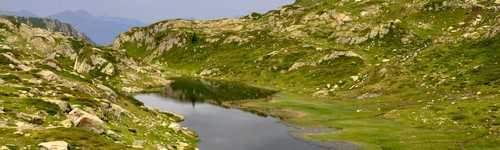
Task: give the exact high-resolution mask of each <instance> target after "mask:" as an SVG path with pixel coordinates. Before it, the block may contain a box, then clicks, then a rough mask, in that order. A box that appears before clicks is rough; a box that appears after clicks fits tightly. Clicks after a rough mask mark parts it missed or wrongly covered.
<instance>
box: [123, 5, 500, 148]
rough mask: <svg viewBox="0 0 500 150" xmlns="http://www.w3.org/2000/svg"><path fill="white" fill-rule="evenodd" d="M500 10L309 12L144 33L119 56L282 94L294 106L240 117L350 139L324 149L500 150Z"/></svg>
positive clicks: (133, 36) (130, 39) (127, 41)
mask: <svg viewBox="0 0 500 150" xmlns="http://www.w3.org/2000/svg"><path fill="white" fill-rule="evenodd" d="M499 5H500V4H499V2H498V1H492V0H489V1H487V0H477V1H459V0H396V1H394V0H363V1H354V0H299V1H297V2H296V3H294V4H292V5H289V6H284V7H282V8H281V9H279V10H275V11H270V12H268V13H266V14H257V13H254V14H251V15H248V16H245V17H242V18H240V19H220V20H209V21H191V20H168V21H162V22H158V23H155V24H153V25H150V26H148V27H144V28H134V29H132V30H130V31H129V32H127V33H123V34H122V35H120V36H119V37H118V38H117V39H116V40H115V42H114V45H113V47H114V48H115V49H123V50H124V51H126V55H127V56H128V58H131V59H134V60H137V61H138V62H142V63H143V64H154V65H155V66H163V68H164V69H163V73H164V75H167V76H169V75H170V76H172V75H174V76H175V75H187V76H201V77H208V78H217V79H227V80H236V81H243V82H246V83H251V84H254V85H259V86H265V87H271V88H275V89H277V90H281V91H283V92H284V93H285V96H282V97H277V98H276V99H274V100H271V101H253V102H252V101H250V102H244V103H233V105H236V106H241V107H243V108H246V109H252V110H254V111H262V112H265V113H268V114H274V115H277V116H280V117H282V118H284V119H286V120H289V121H290V122H293V123H296V124H300V125H304V126H322V127H330V128H340V129H343V130H342V132H340V133H337V132H335V133H324V134H319V135H314V136H308V137H309V138H312V139H317V140H327V141H328V140H347V141H353V142H355V143H359V144H360V145H363V146H366V147H367V148H375V149H376V148H379V149H460V148H466V149H495V148H496V146H497V145H496V144H495V143H498V142H499V140H500V139H499V120H498V117H499V115H500V112H499V111H498V107H499V106H498V104H499V101H500V98H498V94H499V93H500V88H499V87H498V82H499V77H500V74H498V73H499V70H498V68H500V64H499V62H498V61H499V59H498V55H499V54H500V47H499V46H500V45H498V43H499V41H500V35H499V32H500V28H499V27H500V17H499V16H500V15H499V14H500V12H499V10H500V6H499ZM286 93H300V94H299V96H287V94H286ZM302 95H314V96H316V97H319V98H310V97H309V98H304V97H307V96H302ZM290 97H291V98H290ZM290 112H296V113H290ZM301 114H302V115H301ZM339 115H340V116H339Z"/></svg>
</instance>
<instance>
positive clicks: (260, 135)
mask: <svg viewBox="0 0 500 150" xmlns="http://www.w3.org/2000/svg"><path fill="white" fill-rule="evenodd" d="M135 98H136V99H137V100H139V101H141V102H143V103H144V104H145V105H147V106H150V107H154V108H157V109H159V110H164V111H171V112H174V113H177V114H180V115H182V116H184V119H185V120H184V122H182V125H183V126H185V127H188V128H189V129H191V130H194V131H195V132H196V133H198V134H199V136H200V143H199V147H200V149H201V150H319V149H322V148H321V147H319V146H317V145H313V144H311V143H308V142H305V141H301V140H298V139H295V138H294V137H292V136H291V135H290V134H289V130H290V128H289V127H288V126H286V125H284V124H281V123H280V121H279V120H278V119H275V118H272V117H261V116H257V115H255V114H252V113H248V112H244V111H241V110H238V109H228V108H224V107H219V106H216V105H212V104H207V103H198V102H186V101H178V100H175V99H172V98H168V97H163V96H161V95H159V94H141V95H137V96H135Z"/></svg>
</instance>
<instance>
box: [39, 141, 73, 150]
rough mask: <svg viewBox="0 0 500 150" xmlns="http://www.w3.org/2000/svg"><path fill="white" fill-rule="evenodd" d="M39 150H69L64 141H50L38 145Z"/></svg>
mask: <svg viewBox="0 0 500 150" xmlns="http://www.w3.org/2000/svg"><path fill="white" fill-rule="evenodd" d="M38 147H39V148H40V150H69V144H68V143H66V142H64V141H52V142H45V143H40V144H38Z"/></svg>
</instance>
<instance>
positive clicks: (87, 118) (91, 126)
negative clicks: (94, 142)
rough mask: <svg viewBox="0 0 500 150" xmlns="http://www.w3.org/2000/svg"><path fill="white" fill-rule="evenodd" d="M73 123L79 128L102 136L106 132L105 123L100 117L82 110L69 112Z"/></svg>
mask: <svg viewBox="0 0 500 150" xmlns="http://www.w3.org/2000/svg"><path fill="white" fill-rule="evenodd" d="M68 117H69V118H70V119H71V122H73V124H74V125H75V126H77V127H81V128H85V129H88V130H90V131H93V132H95V133H98V134H101V133H103V132H104V128H105V127H104V121H102V120H101V119H100V118H99V117H97V116H95V115H92V114H90V113H88V112H85V111H83V110H82V109H80V108H75V109H73V110H72V111H71V112H69V116H68Z"/></svg>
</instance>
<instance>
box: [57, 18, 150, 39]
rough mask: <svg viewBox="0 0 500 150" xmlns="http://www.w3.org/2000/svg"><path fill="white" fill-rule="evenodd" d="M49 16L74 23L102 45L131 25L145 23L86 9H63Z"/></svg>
mask: <svg viewBox="0 0 500 150" xmlns="http://www.w3.org/2000/svg"><path fill="white" fill-rule="evenodd" d="M49 18H54V19H58V20H61V21H64V22H67V23H70V24H72V25H73V26H74V27H75V28H77V29H78V30H80V31H82V32H84V33H85V34H86V35H88V36H89V37H90V38H91V39H92V40H93V41H95V42H96V43H97V44H100V45H105V44H110V43H111V42H112V41H113V39H114V38H115V37H116V36H118V35H119V34H120V33H121V32H126V31H128V29H129V28H131V27H135V26H142V25H144V23H142V22H141V21H138V20H133V19H128V18H121V17H108V16H94V15H92V14H90V13H89V12H87V11H85V10H78V11H63V12H61V13H58V14H54V15H51V16H49Z"/></svg>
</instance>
